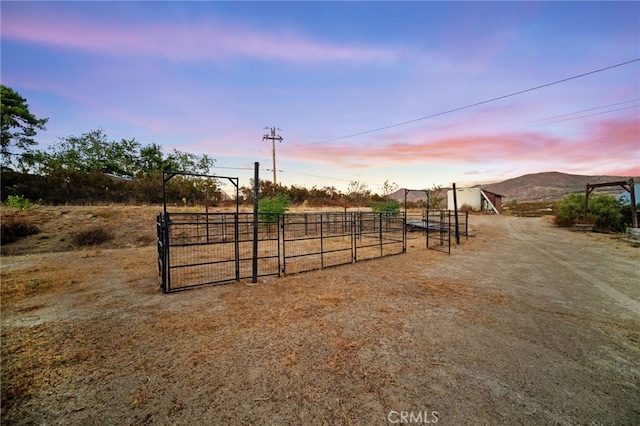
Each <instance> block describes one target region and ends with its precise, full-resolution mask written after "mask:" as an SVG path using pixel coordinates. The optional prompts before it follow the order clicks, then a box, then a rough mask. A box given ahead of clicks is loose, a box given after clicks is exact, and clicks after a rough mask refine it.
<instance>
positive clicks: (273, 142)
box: [262, 127, 282, 186]
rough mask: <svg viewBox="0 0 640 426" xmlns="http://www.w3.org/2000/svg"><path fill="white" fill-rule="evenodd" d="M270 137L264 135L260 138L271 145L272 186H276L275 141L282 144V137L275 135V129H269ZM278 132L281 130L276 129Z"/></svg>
mask: <svg viewBox="0 0 640 426" xmlns="http://www.w3.org/2000/svg"><path fill="white" fill-rule="evenodd" d="M265 129H269V127H265ZM270 130H271V136H269V135H268V134H267V135H264V136H262V140H263V141H264V140H270V141H271V143H272V150H273V151H272V154H273V186H276V184H277V182H276V141H278V142H282V136H280V135H277V136H276V128H275V127H271V128H270ZM278 130H282V129H278Z"/></svg>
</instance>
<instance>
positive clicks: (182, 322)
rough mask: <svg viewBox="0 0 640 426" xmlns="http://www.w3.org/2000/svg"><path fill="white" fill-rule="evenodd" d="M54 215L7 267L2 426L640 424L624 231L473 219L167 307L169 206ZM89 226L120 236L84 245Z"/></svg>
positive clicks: (639, 267)
mask: <svg viewBox="0 0 640 426" xmlns="http://www.w3.org/2000/svg"><path fill="white" fill-rule="evenodd" d="M39 209H41V210H39V211H38V212H37V214H34V213H33V212H32V213H30V214H31V215H33V216H34V217H35V219H34V220H37V221H38V223H39V226H40V227H41V230H42V232H41V234H39V235H34V236H31V237H28V238H26V239H25V240H22V241H18V242H16V243H12V244H7V245H6V247H3V250H2V252H3V254H4V256H3V257H2V258H1V259H0V260H1V263H2V265H1V266H2V268H1V278H2V285H1V294H2V300H1V308H2V323H1V324H2V342H1V343H2V418H1V421H2V424H83V425H85V424H100V425H103V424H118V425H120V424H133V425H138V424H252V425H261V424H274V425H284V424H287V425H290V424H327V425H337V424H367V425H369V424H371V425H375V424H380V425H384V424H395V423H401V422H403V421H405V423H406V422H409V421H413V422H414V423H423V424H424V423H429V422H430V423H438V424H445V425H458V424H562V425H573V424H593V425H600V424H617V425H637V424H640V248H635V247H632V246H631V245H630V244H629V243H626V242H624V241H622V240H620V239H619V238H618V237H616V236H612V235H601V234H590V233H589V234H586V233H578V232H572V231H569V230H566V229H561V228H556V227H554V226H553V225H552V224H551V222H550V221H549V220H548V219H547V218H514V217H507V216H484V215H473V216H471V217H470V219H469V222H470V232H471V233H472V234H473V235H475V237H471V238H469V240H464V239H463V240H462V244H461V245H460V246H455V247H452V251H451V254H450V255H447V254H444V253H440V252H436V251H432V250H426V249H425V248H424V247H423V245H422V244H420V242H419V241H416V240H413V241H412V242H411V243H410V246H409V247H408V252H407V253H406V254H402V255H398V256H392V257H387V258H383V259H379V260H372V261H366V262H362V263H357V264H353V265H346V266H340V267H335V268H330V269H325V270H321V271H317V272H309V273H304V274H298V275H294V276H289V277H283V278H275V277H274V278H269V279H266V280H265V279H261V280H260V282H259V283H258V284H256V285H251V284H250V283H248V282H241V283H235V284H231V285H225V286H216V287H204V288H199V289H194V290H189V291H184V292H180V293H176V294H171V295H162V294H161V293H160V291H159V288H158V276H157V266H156V259H157V254H156V252H155V250H156V249H155V246H154V243H153V238H154V236H155V228H154V226H155V224H154V220H155V214H156V213H157V212H158V211H157V210H158V209H157V208H152V207H137V208H135V207H131V208H125V207H121V208H115V207H112V208H110V207H102V208H88V207H87V208H79V207H78V208H71V207H70V208H63V207H61V208H55V209H54V208H45V207H39ZM47 209H48V210H47ZM114 209H122V210H114ZM61 211H67V212H66V213H61ZM4 213H5V212H3V214H4ZM45 213H46V214H45ZM74 217H75V219H74ZM3 220H4V216H3ZM65 221H66V222H65ZM82 221H84V222H87V223H89V222H91V223H102V224H110V223H113V224H114V225H115V226H114V232H116V233H118V235H119V236H121V238H120V239H119V240H116V242H111V243H108V244H107V245H105V246H103V247H98V248H92V249H83V250H78V249H72V247H70V246H69V245H68V234H69V232H72V229H74V227H77V226H84V225H85V224H86V223H79V222H82ZM115 228H117V229H115ZM29 247H31V248H29ZM60 250H66V251H60ZM29 252H31V253H30V254H29ZM11 253H13V254H11Z"/></svg>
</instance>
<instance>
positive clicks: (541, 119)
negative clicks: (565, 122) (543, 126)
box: [529, 98, 640, 123]
mask: <svg viewBox="0 0 640 426" xmlns="http://www.w3.org/2000/svg"><path fill="white" fill-rule="evenodd" d="M639 100H640V98H636V99H632V100H630V101H624V102H618V103H615V104H610V105H604V106H599V107H595V108H589V109H583V110H580V111H574V112H569V113H566V114H560V115H553V116H551V117H545V118H539V119H537V120H533V121H530V122H529V123H537V122H539V121H547V120H552V119H554V118H560V117H567V116H569V115H575V114H580V113H582V112H589V111H595V110H597V109H604V108H610V107H613V106H618V105H624V104H630V103H631V102H636V101H639ZM624 109H626V108H624ZM612 111H618V110H617V109H615V110H612ZM603 114H604V113H603Z"/></svg>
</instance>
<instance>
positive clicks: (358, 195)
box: [347, 180, 371, 210]
mask: <svg viewBox="0 0 640 426" xmlns="http://www.w3.org/2000/svg"><path fill="white" fill-rule="evenodd" d="M347 195H348V196H349V198H351V199H352V200H353V202H354V203H356V206H357V207H358V210H359V209H360V203H361V202H362V201H363V200H364V199H365V198H367V197H369V196H370V195H371V190H370V189H369V187H368V186H367V184H366V183H362V182H358V181H356V180H354V181H351V182H349V187H348V188H347Z"/></svg>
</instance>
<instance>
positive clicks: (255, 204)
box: [251, 161, 275, 283]
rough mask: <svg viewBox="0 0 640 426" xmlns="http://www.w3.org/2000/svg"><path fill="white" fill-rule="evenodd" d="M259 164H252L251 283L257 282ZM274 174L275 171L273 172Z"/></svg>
mask: <svg viewBox="0 0 640 426" xmlns="http://www.w3.org/2000/svg"><path fill="white" fill-rule="evenodd" d="M259 168H260V163H258V162H257V161H256V162H255V163H254V172H253V264H252V271H251V272H252V273H251V282H252V283H257V282H258V198H259V196H260V178H259V175H258V171H259ZM273 172H274V173H275V169H274V170H273Z"/></svg>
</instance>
